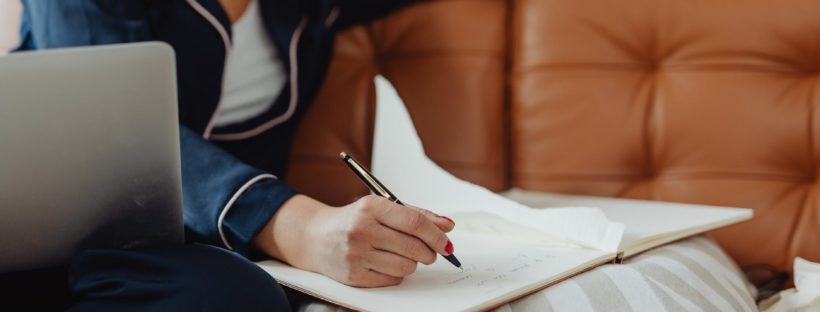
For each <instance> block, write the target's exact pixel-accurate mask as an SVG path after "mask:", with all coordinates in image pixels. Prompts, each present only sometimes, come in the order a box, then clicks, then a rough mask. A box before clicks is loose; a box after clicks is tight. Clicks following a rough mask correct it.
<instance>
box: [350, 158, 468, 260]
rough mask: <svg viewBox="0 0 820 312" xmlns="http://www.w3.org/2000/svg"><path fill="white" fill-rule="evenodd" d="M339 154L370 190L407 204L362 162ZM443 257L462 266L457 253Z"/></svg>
mask: <svg viewBox="0 0 820 312" xmlns="http://www.w3.org/2000/svg"><path fill="white" fill-rule="evenodd" d="M339 156H341V157H342V161H344V162H345V164H347V166H348V167H350V170H353V173H355V174H356V176H358V177H359V179H361V180H362V181H363V182H364V184H365V185H367V187H368V188H369V189H370V191H372V192H373V193H375V194H376V195H379V196H381V197H384V198H387V199H388V200H390V201H392V202H394V203H397V204H399V205H402V206H406V205H405V204H404V203H402V202H401V201H400V200H399V198H398V197H396V195H394V194H393V193H391V192H390V190H388V189H387V187H385V186H384V184H382V183H381V182H379V180H377V179H376V177H374V176H373V174H371V173H370V171H367V169H365V168H364V166H362V164H360V163H359V162H358V161H356V160H355V159H353V157H350V155H348V154H347V153H345V152H342V153H341V154H339ZM442 257H444V259H447V261H450V263H452V264H453V265H455V266H456V267H457V268H459V269H460V268H461V262H459V261H458V259H457V258H456V255H455V254H450V255H449V256H445V255H442Z"/></svg>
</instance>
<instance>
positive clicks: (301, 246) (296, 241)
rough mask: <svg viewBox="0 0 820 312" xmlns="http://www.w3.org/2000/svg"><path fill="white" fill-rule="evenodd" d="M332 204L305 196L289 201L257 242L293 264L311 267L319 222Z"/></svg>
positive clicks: (268, 252) (280, 208)
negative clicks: (312, 251) (311, 250)
mask: <svg viewBox="0 0 820 312" xmlns="http://www.w3.org/2000/svg"><path fill="white" fill-rule="evenodd" d="M330 209H332V207H330V206H328V205H325V204H324V203H322V202H319V201H317V200H315V199H313V198H310V197H308V196H305V195H296V196H293V197H291V198H290V199H289V200H288V201H286V202H285V203H284V204H283V205H282V206H281V207H279V209H278V210H277V211H276V213H275V214H274V215H273V217H272V218H271V219H270V221H268V224H267V225H265V227H264V228H263V229H262V231H260V232H259V234H257V235H256V237H255V238H254V239H253V242H252V243H253V245H254V246H255V247H256V248H257V249H259V250H261V251H263V252H265V253H266V254H268V255H269V256H271V257H273V258H276V259H279V260H281V261H283V262H285V263H288V264H290V265H292V266H295V267H299V268H305V269H310V268H312V267H313V266H314V264H313V263H311V261H312V257H311V256H310V249H311V244H312V243H316V242H315V238H316V237H317V236H318V235H317V234H316V233H314V232H315V231H316V226H315V225H316V224H317V223H321V222H319V220H320V219H322V218H323V217H324V216H325V215H327V214H328V212H329V210H330Z"/></svg>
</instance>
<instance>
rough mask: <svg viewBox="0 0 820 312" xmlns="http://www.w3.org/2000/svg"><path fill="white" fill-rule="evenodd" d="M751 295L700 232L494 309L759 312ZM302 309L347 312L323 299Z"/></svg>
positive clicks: (511, 311)
mask: <svg viewBox="0 0 820 312" xmlns="http://www.w3.org/2000/svg"><path fill="white" fill-rule="evenodd" d="M753 298H754V288H753V287H752V286H751V284H748V283H747V282H746V279H745V277H743V274H742V273H741V271H740V270H739V269H738V268H737V266H736V265H735V264H734V262H732V260H730V259H729V257H728V256H727V255H726V254H725V253H724V252H723V251H722V250H721V249H720V247H718V246H717V244H715V243H714V242H713V241H712V240H711V239H709V238H706V237H703V236H699V237H694V238H690V239H687V240H684V241H681V242H677V243H674V244H670V245H666V246H663V247H660V248H657V249H654V250H651V251H648V252H646V253H643V254H641V255H638V256H636V257H633V258H631V259H628V260H627V261H625V262H624V263H623V264H608V265H604V266H601V267H598V268H596V269H594V270H591V271H589V272H586V273H583V274H581V275H578V276H576V277H574V278H571V279H568V280H566V281H563V282H561V283H559V284H556V285H553V286H552V287H549V288H547V289H544V290H542V291H539V292H536V293H533V294H531V295H529V296H527V297H524V298H521V299H519V300H516V301H513V302H511V303H509V304H506V305H503V306H501V307H499V308H497V309H496V311H498V312H508V311H509V312H523V311H653V312H654V311H659V312H660V311H757V306H755V302H754V299H753ZM299 310H300V311H305V312H326V311H345V309H343V308H339V307H336V306H331V305H328V304H324V303H319V302H312V303H309V304H306V305H303V306H302V307H300V309H299Z"/></svg>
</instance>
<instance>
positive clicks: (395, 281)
mask: <svg viewBox="0 0 820 312" xmlns="http://www.w3.org/2000/svg"><path fill="white" fill-rule="evenodd" d="M403 280H404V279H403V278H400V277H396V278H392V279H390V280H388V281H387V283H386V284H385V285H384V286H395V285H398V284H401V281H403Z"/></svg>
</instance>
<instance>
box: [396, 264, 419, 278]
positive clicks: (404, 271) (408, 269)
mask: <svg viewBox="0 0 820 312" xmlns="http://www.w3.org/2000/svg"><path fill="white" fill-rule="evenodd" d="M416 265H417V264H416V262H415V261H407V262H404V263H402V264H401V265H400V266H399V274H400V275H401V276H408V275H410V274H413V273H414V272H416Z"/></svg>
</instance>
